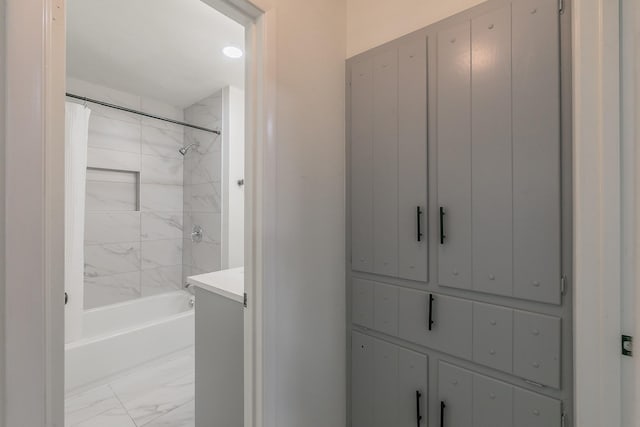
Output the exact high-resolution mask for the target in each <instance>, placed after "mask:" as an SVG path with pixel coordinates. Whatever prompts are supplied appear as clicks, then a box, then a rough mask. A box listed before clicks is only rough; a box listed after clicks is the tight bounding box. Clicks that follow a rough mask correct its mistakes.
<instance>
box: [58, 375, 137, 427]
mask: <svg viewBox="0 0 640 427" xmlns="http://www.w3.org/2000/svg"><path fill="white" fill-rule="evenodd" d="M118 409H120V410H122V411H124V409H123V407H122V404H121V403H120V401H119V400H118V399H117V397H116V395H115V393H114V392H113V390H111V388H110V387H109V386H108V385H104V386H100V387H97V388H94V389H91V390H88V391H85V392H83V393H80V394H76V395H73V396H70V397H68V398H67V399H66V401H65V426H67V427H73V426H77V425H79V424H81V423H83V422H86V421H88V420H91V419H93V418H96V417H99V416H101V415H104V414H105V413H108V412H110V411H113V410H118ZM125 415H126V413H125Z"/></svg>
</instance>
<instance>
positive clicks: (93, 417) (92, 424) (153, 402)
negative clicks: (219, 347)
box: [65, 348, 195, 427]
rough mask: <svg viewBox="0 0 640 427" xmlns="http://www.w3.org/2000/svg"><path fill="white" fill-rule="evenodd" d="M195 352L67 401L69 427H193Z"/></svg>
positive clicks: (167, 359)
mask: <svg viewBox="0 0 640 427" xmlns="http://www.w3.org/2000/svg"><path fill="white" fill-rule="evenodd" d="M194 383H195V372H194V349H193V348H190V349H185V350H182V351H180V352H177V353H174V354H172V355H170V356H167V357H165V358H163V359H161V360H158V361H155V362H152V363H149V364H147V365H144V366H141V367H139V368H137V369H135V370H133V371H131V372H128V373H127V374H126V375H124V376H121V377H118V378H114V379H112V380H110V382H109V383H108V384H104V385H101V386H97V387H95V388H93V389H90V390H85V391H82V392H80V393H74V394H70V395H68V396H67V397H66V400H65V427H142V426H145V427H146V426H149V427H193V426H194V417H195V409H194V398H195V386H194Z"/></svg>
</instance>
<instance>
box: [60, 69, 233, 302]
mask: <svg viewBox="0 0 640 427" xmlns="http://www.w3.org/2000/svg"><path fill="white" fill-rule="evenodd" d="M67 89H68V91H69V92H72V93H76V94H79V95H83V96H87V97H91V98H96V99H100V100H103V101H107V102H111V103H114V104H118V105H122V106H125V107H129V108H133V109H136V110H142V111H145V112H149V113H152V114H157V115H160V116H164V117H169V118H172V119H175V120H183V119H185V118H187V117H185V116H190V117H191V118H192V119H193V120H194V121H196V122H197V123H198V124H201V125H202V126H206V127H214V128H215V127H219V126H220V125H221V121H220V114H221V111H222V107H221V102H222V98H221V97H220V96H218V97H215V96H214V97H211V98H208V100H209V102H208V103H202V104H201V103H197V104H196V105H194V106H192V107H189V108H187V109H186V110H182V109H181V108H176V107H173V106H170V105H167V104H163V103H160V102H158V101H154V100H151V99H147V98H142V97H139V96H135V95H131V94H128V93H123V92H120V91H115V90H112V89H109V88H105V87H101V86H97V85H94V84H91V83H87V82H84V81H81V80H76V79H69V80H68V88H67ZM214 99H215V100H218V101H219V102H220V105H219V106H218V105H215V104H216V102H214V101H212V100H214ZM89 107H90V108H91V110H92V113H91V119H90V123H89V141H88V146H89V149H88V169H87V194H86V196H87V197H86V225H85V288H84V308H85V309H91V308H96V307H100V306H105V305H109V304H113V303H117V302H122V301H127V300H131V299H135V298H140V297H145V296H150V295H155V294H158V293H163V292H170V291H174V290H177V289H181V288H182V283H183V281H184V277H185V276H186V275H188V274H191V271H192V270H193V271H196V272H200V271H213V270H217V269H219V268H220V237H219V236H220V234H221V233H220V223H221V221H220V197H219V195H220V185H219V182H220V169H221V162H220V142H219V137H216V138H211V137H213V136H215V135H213V134H206V133H204V132H199V131H195V133H190V132H187V131H185V129H183V128H182V127H181V126H177V125H173V124H171V123H167V122H162V121H158V120H154V119H150V118H145V117H141V116H137V115H133V114H129V113H126V112H122V111H117V110H113V109H109V108H106V107H101V106H98V105H95V104H90V105H89ZM187 120H189V118H187ZM200 134H202V135H200ZM192 140H198V141H200V142H201V144H200V147H199V148H198V149H197V150H191V151H190V152H189V153H187V155H186V157H183V156H182V155H181V154H180V153H179V152H178V149H179V148H180V147H182V146H184V145H186V144H188V143H191V141H192ZM216 182H217V183H218V184H216ZM192 218H193V220H195V221H196V222H197V223H199V225H201V226H202V227H203V229H204V230H205V233H204V239H203V241H202V242H201V243H199V244H195V243H193V244H192V242H191V240H190V237H191V236H190V235H191V223H192Z"/></svg>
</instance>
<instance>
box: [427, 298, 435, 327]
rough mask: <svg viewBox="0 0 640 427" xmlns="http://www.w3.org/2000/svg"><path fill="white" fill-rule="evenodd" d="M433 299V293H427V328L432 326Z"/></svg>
mask: <svg viewBox="0 0 640 427" xmlns="http://www.w3.org/2000/svg"><path fill="white" fill-rule="evenodd" d="M433 300H435V298H434V296H433V294H429V325H428V326H429V330H431V328H432V327H433Z"/></svg>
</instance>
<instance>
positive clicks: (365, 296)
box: [351, 279, 374, 328]
mask: <svg viewBox="0 0 640 427" xmlns="http://www.w3.org/2000/svg"><path fill="white" fill-rule="evenodd" d="M373 286H374V285H373V282H370V281H368V280H362V279H353V282H352V286H351V321H352V322H353V323H355V324H357V325H360V326H364V327H367V328H372V327H373Z"/></svg>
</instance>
